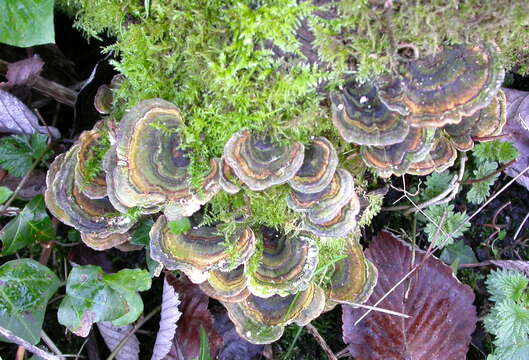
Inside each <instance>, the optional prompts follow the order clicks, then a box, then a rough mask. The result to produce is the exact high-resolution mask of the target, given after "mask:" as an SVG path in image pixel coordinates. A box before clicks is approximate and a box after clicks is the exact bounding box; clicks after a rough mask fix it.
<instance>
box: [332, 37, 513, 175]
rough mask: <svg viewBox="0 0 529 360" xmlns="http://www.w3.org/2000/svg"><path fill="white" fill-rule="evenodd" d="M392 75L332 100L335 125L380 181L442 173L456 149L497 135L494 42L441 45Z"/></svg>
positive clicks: (501, 102)
mask: <svg viewBox="0 0 529 360" xmlns="http://www.w3.org/2000/svg"><path fill="white" fill-rule="evenodd" d="M398 71H399V76H398V78H382V79H377V80H376V81H374V82H373V83H366V84H357V83H355V82H353V81H351V82H348V83H346V84H345V86H344V87H343V88H342V89H341V90H340V91H339V92H336V93H333V94H331V101H332V112H333V123H334V125H335V126H336V128H337V129H338V131H339V132H340V134H341V136H342V137H343V138H344V139H345V140H346V141H347V142H350V143H354V144H357V145H360V148H361V155H362V158H363V160H364V162H365V163H366V164H367V165H368V166H370V167H373V168H376V169H377V171H378V173H379V175H380V176H382V177H389V176H391V175H393V174H394V175H402V174H406V173H408V174H414V175H426V174H430V173H432V172H433V171H438V172H440V171H444V170H445V169H447V168H448V167H450V166H452V165H453V164H454V162H455V159H456V158H457V150H459V151H467V150H470V149H472V148H473V147H474V140H480V141H481V140H483V141H484V140H486V139H487V138H489V139H490V138H491V137H493V136H495V135H498V134H500V133H501V131H502V128H503V125H504V124H505V121H506V113H505V95H504V94H503V92H502V91H501V89H500V85H501V83H502V82H503V78H504V75H505V72H504V70H503V68H502V66H501V63H500V61H499V59H498V50H497V47H496V46H495V45H494V44H491V43H482V44H477V45H468V44H467V45H453V46H447V47H445V48H443V49H441V51H439V52H438V53H437V54H435V55H431V56H426V57H423V58H418V59H413V60H411V61H402V63H401V64H400V65H399V68H398Z"/></svg>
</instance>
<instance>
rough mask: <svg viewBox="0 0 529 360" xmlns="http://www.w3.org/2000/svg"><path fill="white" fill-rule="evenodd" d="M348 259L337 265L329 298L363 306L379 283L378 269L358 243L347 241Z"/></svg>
mask: <svg viewBox="0 0 529 360" xmlns="http://www.w3.org/2000/svg"><path fill="white" fill-rule="evenodd" d="M346 252H347V257H346V258H344V259H342V260H339V261H337V262H336V263H335V266H334V268H335V270H334V273H333V274H332V276H331V284H330V288H329V289H328V291H327V298H328V299H329V300H331V301H334V302H338V303H345V304H353V303H355V304H362V303H364V302H365V301H367V299H368V298H369V296H370V295H371V293H372V292H373V289H374V287H375V285H376V283H377V269H376V268H375V266H374V265H373V264H372V263H371V262H370V261H369V260H367V259H366V257H365V255H364V252H363V251H362V246H361V245H360V244H359V243H358V241H356V240H354V239H353V238H351V237H349V238H348V239H347V248H346Z"/></svg>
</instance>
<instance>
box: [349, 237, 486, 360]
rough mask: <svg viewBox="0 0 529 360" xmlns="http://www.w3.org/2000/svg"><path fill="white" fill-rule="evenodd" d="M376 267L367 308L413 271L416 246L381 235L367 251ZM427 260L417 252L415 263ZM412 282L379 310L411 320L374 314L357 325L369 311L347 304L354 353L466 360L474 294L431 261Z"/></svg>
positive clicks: (370, 359)
mask: <svg viewBox="0 0 529 360" xmlns="http://www.w3.org/2000/svg"><path fill="white" fill-rule="evenodd" d="M366 255H367V257H368V258H369V259H370V260H371V261H373V263H374V264H375V266H376V267H377V269H378V271H379V274H378V284H377V286H376V287H375V290H374V292H373V295H372V296H371V298H370V299H369V301H368V302H367V303H366V305H374V304H375V303H376V302H377V300H378V299H380V298H381V297H382V296H383V295H384V294H386V293H387V292H388V290H390V289H391V288H392V287H393V286H394V285H395V284H396V283H398V282H399V281H400V280H401V279H402V278H403V277H404V276H405V275H406V274H407V273H408V272H409V271H410V269H411V259H412V251H411V247H410V246H409V245H408V244H406V243H405V242H403V241H402V240H400V239H398V238H397V237H395V236H393V235H392V234H390V233H388V232H385V231H382V232H381V233H379V235H378V236H377V237H376V238H375V239H374V241H373V242H372V243H371V245H370V246H369V249H368V250H367V251H366ZM423 258H424V251H421V250H417V251H416V259H415V263H416V264H419V263H421V261H422V260H423ZM409 279H411V286H410V290H409V294H408V297H407V299H405V295H406V290H407V289H408V286H409V285H408V284H409V282H408V281H404V282H403V283H402V284H401V285H399V286H398V287H397V288H396V289H395V290H394V291H393V292H392V293H391V294H390V295H389V296H388V297H386V298H385V299H384V300H383V301H382V302H381V303H380V304H379V305H377V306H378V307H381V308H384V309H388V310H393V311H397V312H400V313H404V314H407V315H409V316H410V318H409V319H405V318H402V317H397V316H395V315H388V314H386V313H382V312H377V311H373V312H371V313H370V314H369V315H368V316H367V317H365V318H364V319H363V320H362V321H361V322H360V323H359V324H358V325H357V326H354V325H353V324H354V322H355V321H356V320H357V319H358V318H359V317H360V316H362V315H363V314H364V313H365V312H366V311H367V310H365V309H360V308H356V309H354V308H352V307H350V306H343V338H344V341H345V343H347V344H348V345H349V346H348V349H349V351H350V353H351V354H352V355H353V356H354V357H355V358H356V359H362V360H382V359H383V360H387V359H392V360H409V359H413V360H463V359H466V353H467V351H468V346H469V343H470V335H471V334H472V332H473V331H474V329H475V326H476V321H477V317H476V309H475V307H474V306H473V305H472V303H473V301H474V293H473V292H472V290H471V288H470V287H468V286H467V285H463V284H461V283H460V282H459V281H458V280H457V279H456V278H455V277H454V276H453V274H452V270H451V269H450V267H448V266H447V265H445V264H443V263H442V262H441V261H439V260H438V259H436V258H429V259H428V260H426V261H425V263H424V265H423V266H422V267H421V268H420V269H419V270H417V271H416V273H415V274H413V275H412V276H411V277H410V278H409Z"/></svg>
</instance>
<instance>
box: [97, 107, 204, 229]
mask: <svg viewBox="0 0 529 360" xmlns="http://www.w3.org/2000/svg"><path fill="white" fill-rule="evenodd" d="M181 125H182V119H181V116H180V112H179V111H178V109H177V108H176V107H175V106H174V105H173V104H171V103H169V102H167V101H165V100H161V99H150V100H144V101H141V102H140V103H139V104H138V105H136V106H135V107H134V108H132V109H131V110H130V111H129V112H128V113H127V114H126V115H125V116H124V117H123V118H122V119H121V121H120V123H119V128H118V131H117V136H116V146H115V150H113V151H109V154H107V159H106V162H105V170H106V171H107V184H108V186H109V187H112V190H109V192H112V193H113V194H112V195H111V199H113V200H114V201H117V202H119V203H120V205H118V206H120V207H121V208H132V207H137V208H140V210H141V211H142V212H145V213H152V212H153V211H154V209H159V208H161V207H163V208H164V212H165V214H166V215H167V216H168V217H169V218H170V219H177V218H179V217H182V216H190V215H192V214H193V213H194V212H195V211H197V210H198V209H199V208H200V205H201V204H202V203H203V201H204V199H199V197H197V196H196V194H195V192H194V191H193V190H192V189H191V187H190V184H189V175H188V171H187V167H188V165H189V159H188V157H187V152H186V151H184V150H182V149H181V148H180V138H179V136H178V131H179V128H180V126H181ZM109 178H111V179H109Z"/></svg>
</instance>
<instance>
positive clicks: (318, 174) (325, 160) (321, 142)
mask: <svg viewBox="0 0 529 360" xmlns="http://www.w3.org/2000/svg"><path fill="white" fill-rule="evenodd" d="M337 166H338V155H337V153H336V149H335V148H334V146H333V145H332V144H331V142H330V141H329V140H327V139H326V138H324V137H318V138H314V139H313V140H312V141H311V143H310V146H309V147H308V148H306V149H305V155H304V159H303V164H302V165H301V168H300V169H299V170H298V172H297V173H296V175H295V176H294V177H293V178H292V179H291V180H290V181H289V182H288V183H289V184H290V187H291V188H292V189H294V190H296V191H299V192H304V193H317V192H320V191H322V190H323V189H325V188H326V187H327V185H329V183H330V182H331V180H332V177H333V175H334V172H335V171H336V167H337Z"/></svg>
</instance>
